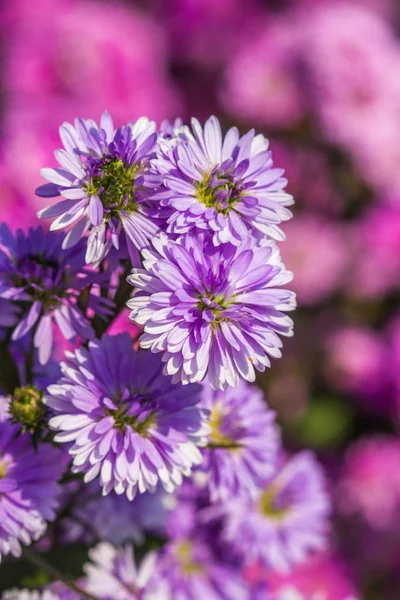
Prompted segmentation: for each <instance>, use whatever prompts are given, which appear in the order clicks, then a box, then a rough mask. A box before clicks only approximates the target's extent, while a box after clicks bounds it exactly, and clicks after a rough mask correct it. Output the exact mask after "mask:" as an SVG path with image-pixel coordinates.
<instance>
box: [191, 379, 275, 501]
mask: <svg viewBox="0 0 400 600" xmlns="http://www.w3.org/2000/svg"><path fill="white" fill-rule="evenodd" d="M202 406H204V407H205V408H207V409H209V410H210V424H211V430H212V431H211V434H210V435H209V445H208V447H207V448H205V449H204V450H203V456H204V461H203V464H202V466H201V468H202V470H204V472H205V473H206V474H207V478H208V486H209V489H210V493H211V500H212V501H217V500H222V501H227V500H228V499H229V498H230V497H235V496H238V495H239V494H243V493H244V494H251V495H256V494H257V492H258V490H259V489H260V488H261V487H262V486H263V484H265V482H266V480H267V479H268V478H270V477H271V475H272V474H273V473H274V470H275V465H276V459H277V454H278V450H279V442H280V436H279V430H278V427H277V426H276V424H275V422H274V421H275V414H274V413H273V412H272V411H271V410H269V409H268V408H267V406H266V404H265V402H264V399H263V394H262V392H261V390H259V389H257V388H256V387H254V386H250V385H248V384H247V383H245V382H244V381H241V382H240V383H239V385H238V387H237V388H236V389H232V388H230V389H228V390H226V391H225V392H221V391H213V390H212V389H210V387H209V386H208V385H205V386H204V389H203V394H202Z"/></svg>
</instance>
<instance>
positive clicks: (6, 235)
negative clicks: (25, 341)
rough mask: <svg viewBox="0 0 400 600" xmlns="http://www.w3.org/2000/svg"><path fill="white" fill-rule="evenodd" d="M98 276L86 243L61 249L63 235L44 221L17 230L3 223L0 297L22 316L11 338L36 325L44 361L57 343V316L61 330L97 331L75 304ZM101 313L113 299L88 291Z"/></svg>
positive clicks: (71, 334)
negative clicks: (46, 229)
mask: <svg viewBox="0 0 400 600" xmlns="http://www.w3.org/2000/svg"><path fill="white" fill-rule="evenodd" d="M98 281H100V280H99V277H98V275H97V274H95V273H90V272H89V271H87V270H86V268H85V263H84V249H83V246H82V244H79V245H78V246H75V248H73V249H70V250H63V249H62V237H61V236H60V235H59V234H56V233H45V232H44V231H43V230H42V229H41V228H40V227H38V228H36V229H33V228H31V229H29V230H28V233H26V234H25V233H24V232H22V231H21V230H18V231H17V233H16V235H15V236H14V235H13V234H12V233H11V231H10V230H9V228H8V227H7V226H6V225H5V224H3V225H0V298H3V299H5V300H7V301H8V302H10V303H12V304H13V305H17V306H18V307H19V308H20V311H21V316H20V318H19V319H18V324H17V326H16V327H15V328H14V330H13V334H12V339H13V340H14V341H15V340H19V339H21V338H23V337H24V336H25V335H26V334H27V333H28V332H32V331H34V345H35V347H36V348H37V349H38V353H39V361H40V363H41V364H45V363H47V362H48V360H49V359H50V356H51V352H52V348H53V328H52V325H53V322H54V323H55V324H56V325H57V326H58V328H59V329H60V331H61V333H62V334H63V336H64V337H65V338H66V339H68V340H71V341H74V340H75V338H76V337H77V336H79V337H81V338H83V339H89V338H91V337H93V335H94V333H93V330H92V327H91V326H90V324H89V322H88V321H87V319H86V317H85V315H84V314H83V313H82V311H81V310H80V308H79V306H78V305H77V299H78V296H79V294H80V292H81V291H83V290H84V289H85V288H88V287H89V286H91V285H92V284H93V283H96V282H98ZM91 305H92V306H93V307H94V308H95V310H96V312H97V313H98V314H100V316H104V315H106V314H108V312H109V310H110V305H109V301H104V300H103V299H101V298H98V297H96V296H94V295H92V294H89V306H91Z"/></svg>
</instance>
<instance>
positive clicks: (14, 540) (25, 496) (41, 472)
mask: <svg viewBox="0 0 400 600" xmlns="http://www.w3.org/2000/svg"><path fill="white" fill-rule="evenodd" d="M64 467H65V461H64V459H63V456H62V453H61V452H60V450H58V449H56V448H54V447H53V446H51V445H50V444H40V445H39V446H38V448H37V450H36V451H35V449H34V447H33V443H32V438H31V436H30V435H29V434H28V433H24V434H21V432H20V428H19V426H18V425H13V424H11V422H10V421H9V417H8V400H7V399H6V398H4V397H0V562H1V558H2V556H6V555H7V554H12V555H14V556H20V555H21V544H22V545H25V546H27V545H29V544H31V543H32V541H34V540H37V539H39V538H40V537H41V536H42V535H43V533H44V532H45V531H46V526H47V521H52V520H53V519H54V518H55V510H56V509H57V508H58V499H57V496H58V494H59V493H60V488H59V486H58V485H57V482H58V480H59V479H60V478H61V475H62V473H63V471H64Z"/></svg>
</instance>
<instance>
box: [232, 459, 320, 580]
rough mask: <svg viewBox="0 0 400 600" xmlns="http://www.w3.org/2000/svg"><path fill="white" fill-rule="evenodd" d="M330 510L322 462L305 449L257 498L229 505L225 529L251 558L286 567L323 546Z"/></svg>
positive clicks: (236, 545)
mask: <svg viewBox="0 0 400 600" xmlns="http://www.w3.org/2000/svg"><path fill="white" fill-rule="evenodd" d="M329 510H330V504H329V499H328V494H327V492H326V490H325V482H324V478H323V474H322V472H321V468H320V466H319V465H318V464H317V462H316V461H315V459H314V457H313V456H312V455H311V454H310V453H308V452H302V453H300V454H298V455H296V456H294V457H293V458H291V459H290V460H289V461H288V462H287V463H286V464H285V465H284V466H283V468H281V469H280V470H279V472H278V474H277V475H276V476H275V477H274V478H273V479H271V480H270V482H269V483H268V484H267V485H266V486H265V488H264V489H263V490H262V491H261V492H260V493H259V494H258V496H257V497H256V498H255V499H254V500H250V501H248V502H246V501H244V500H242V499H239V500H238V501H236V502H231V503H230V504H229V505H227V521H226V531H225V535H226V538H227V540H228V541H229V542H230V543H232V545H233V546H234V548H236V551H237V553H238V555H240V556H242V557H245V558H246V561H247V562H249V563H251V562H252V561H257V560H259V561H260V562H261V563H262V564H264V565H266V566H268V567H272V568H273V569H276V570H281V571H286V570H287V569H288V568H289V566H291V565H292V564H295V563H298V562H300V561H302V560H304V558H305V557H306V556H307V554H308V553H309V552H311V551H315V550H320V549H321V548H323V547H324V545H325V543H326V535H327V526H328V523H327V520H328V514H329Z"/></svg>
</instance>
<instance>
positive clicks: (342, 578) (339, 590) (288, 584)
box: [246, 553, 361, 600]
mask: <svg viewBox="0 0 400 600" xmlns="http://www.w3.org/2000/svg"><path fill="white" fill-rule="evenodd" d="M246 576H247V580H248V581H250V582H252V583H253V585H255V584H257V582H258V583H263V584H264V585H265V586H266V588H267V589H268V591H269V592H270V593H271V600H361V598H360V596H359V594H358V593H357V591H356V589H355V587H354V584H353V583H352V581H351V579H350V577H349V573H348V572H347V568H346V565H345V564H344V562H343V560H341V559H340V558H338V557H336V556H333V555H330V554H325V553H324V554H317V555H316V556H313V557H312V558H310V559H308V560H307V561H306V562H304V563H302V564H300V565H294V566H293V567H292V569H291V571H290V573H288V574H282V573H278V572H276V571H272V570H268V569H265V568H263V567H262V566H261V565H254V566H253V567H251V568H249V569H246ZM265 598H269V596H266V597H265V596H260V600H262V599H263V600H264V599H265ZM257 600H258V598H257Z"/></svg>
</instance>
